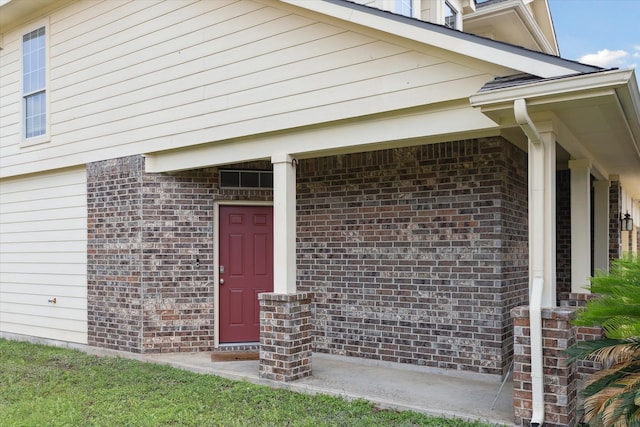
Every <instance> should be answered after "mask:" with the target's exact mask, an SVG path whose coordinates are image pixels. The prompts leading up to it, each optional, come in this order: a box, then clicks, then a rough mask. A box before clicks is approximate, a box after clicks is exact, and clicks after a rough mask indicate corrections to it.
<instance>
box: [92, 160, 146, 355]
mask: <svg viewBox="0 0 640 427" xmlns="http://www.w3.org/2000/svg"><path fill="white" fill-rule="evenodd" d="M141 169H142V158H141V157H129V158H125V159H115V160H108V161H104V162H100V163H93V164H89V165H87V203H88V219H87V229H88V232H87V233H88V236H87V237H88V242H87V286H88V289H87V293H88V295H87V303H88V323H89V329H88V343H89V345H92V346H96V347H105V348H112V349H120V350H127V351H131V352H134V353H141V352H142V342H141V340H140V331H141V330H142V321H143V319H142V271H141V270H142V268H141V266H142V260H141V252H142V247H141V245H142V217H141V212H140V203H141V187H142V175H141Z"/></svg>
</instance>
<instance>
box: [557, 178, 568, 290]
mask: <svg viewBox="0 0 640 427" xmlns="http://www.w3.org/2000/svg"><path fill="white" fill-rule="evenodd" d="M556 253H557V256H556V292H557V293H558V295H559V294H561V293H570V292H571V171H569V170H563V171H558V172H557V173H556Z"/></svg>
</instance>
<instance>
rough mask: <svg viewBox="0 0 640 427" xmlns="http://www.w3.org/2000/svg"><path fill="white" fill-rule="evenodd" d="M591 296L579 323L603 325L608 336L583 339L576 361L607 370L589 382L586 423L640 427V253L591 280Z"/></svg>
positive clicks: (575, 349) (573, 351) (577, 346)
mask: <svg viewBox="0 0 640 427" xmlns="http://www.w3.org/2000/svg"><path fill="white" fill-rule="evenodd" d="M589 288H590V290H591V292H592V293H594V294H596V295H597V297H595V298H594V299H592V300H590V301H589V302H588V303H587V305H586V307H585V308H584V310H582V311H580V312H579V313H578V316H577V319H576V320H575V322H574V323H575V324H576V325H579V326H597V325H599V326H602V330H603V333H604V338H602V339H599V340H595V341H582V342H578V343H576V344H575V345H573V346H572V347H571V348H569V350H568V353H569V359H570V360H580V359H587V360H594V361H597V362H600V363H601V364H602V366H603V369H602V370H601V371H599V372H597V373H596V374H594V375H593V376H592V377H591V378H590V379H589V380H588V381H587V382H586V384H585V388H584V389H583V390H582V392H581V394H582V396H583V397H584V402H583V404H582V409H583V413H584V421H585V422H586V423H587V424H588V425H589V426H597V427H609V426H615V427H626V426H628V427H631V426H636V427H640V257H626V258H623V259H619V260H616V261H614V262H613V263H612V267H611V272H610V273H609V274H599V275H597V276H596V277H593V278H592V279H591V286H590V287H589Z"/></svg>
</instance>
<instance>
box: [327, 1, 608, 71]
mask: <svg viewBox="0 0 640 427" xmlns="http://www.w3.org/2000/svg"><path fill="white" fill-rule="evenodd" d="M323 1H325V2H327V3H331V4H335V5H338V6H342V7H347V8H351V9H353V10H357V11H360V12H365V13H369V14H372V15H376V16H379V17H382V18H386V19H391V20H394V21H397V22H401V23H403V24H406V25H411V26H414V27H419V28H424V29H426V30H429V31H433V32H436V33H438V34H442V35H446V36H449V37H454V38H457V39H460V40H464V41H467V42H472V43H477V44H479V45H482V46H487V47H491V48H494V49H500V50H502V51H504V52H507V53H512V54H514V55H519V56H523V57H527V58H530V59H535V60H539V61H544V62H547V63H549V64H553V65H558V66H562V67H568V68H572V69H574V70H575V72H576V73H593V72H598V71H602V70H603V68H601V67H596V66H594V65H588V64H583V63H581V62H578V61H573V60H570V59H564V58H561V57H559V56H555V55H550V54H548V53H543V52H538V51H535V50H531V49H527V48H524V47H522V46H516V45H513V44H510V43H506V42H502V41H497V40H492V39H489V38H486V37H483V36H478V35H475V34H471V33H465V32H464V31H459V30H455V29H453V28H449V27H446V26H444V25H439V24H434V23H432V22H427V21H422V20H420V19H417V18H413V17H409V16H404V15H399V14H397V13H393V12H390V11H386V10H382V9H378V8H375V7H371V6H367V5H364V4H360V3H354V2H352V1H349V0H323Z"/></svg>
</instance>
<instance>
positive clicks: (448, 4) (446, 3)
mask: <svg viewBox="0 0 640 427" xmlns="http://www.w3.org/2000/svg"><path fill="white" fill-rule="evenodd" d="M443 4H444V7H443V10H442V12H443V17H442V19H443V20H442V23H443V25H444V26H445V27H447V28H452V29H454V30H460V29H461V26H460V23H461V20H462V18H461V16H460V15H461V14H460V11H459V10H458V9H457V8H456V7H455V6H454V5H453V4H452V3H451V2H450V1H447V0H445V1H444V3H443ZM447 9H448V10H449V11H451V13H453V17H454V26H453V27H451V26H449V25H447Z"/></svg>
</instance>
